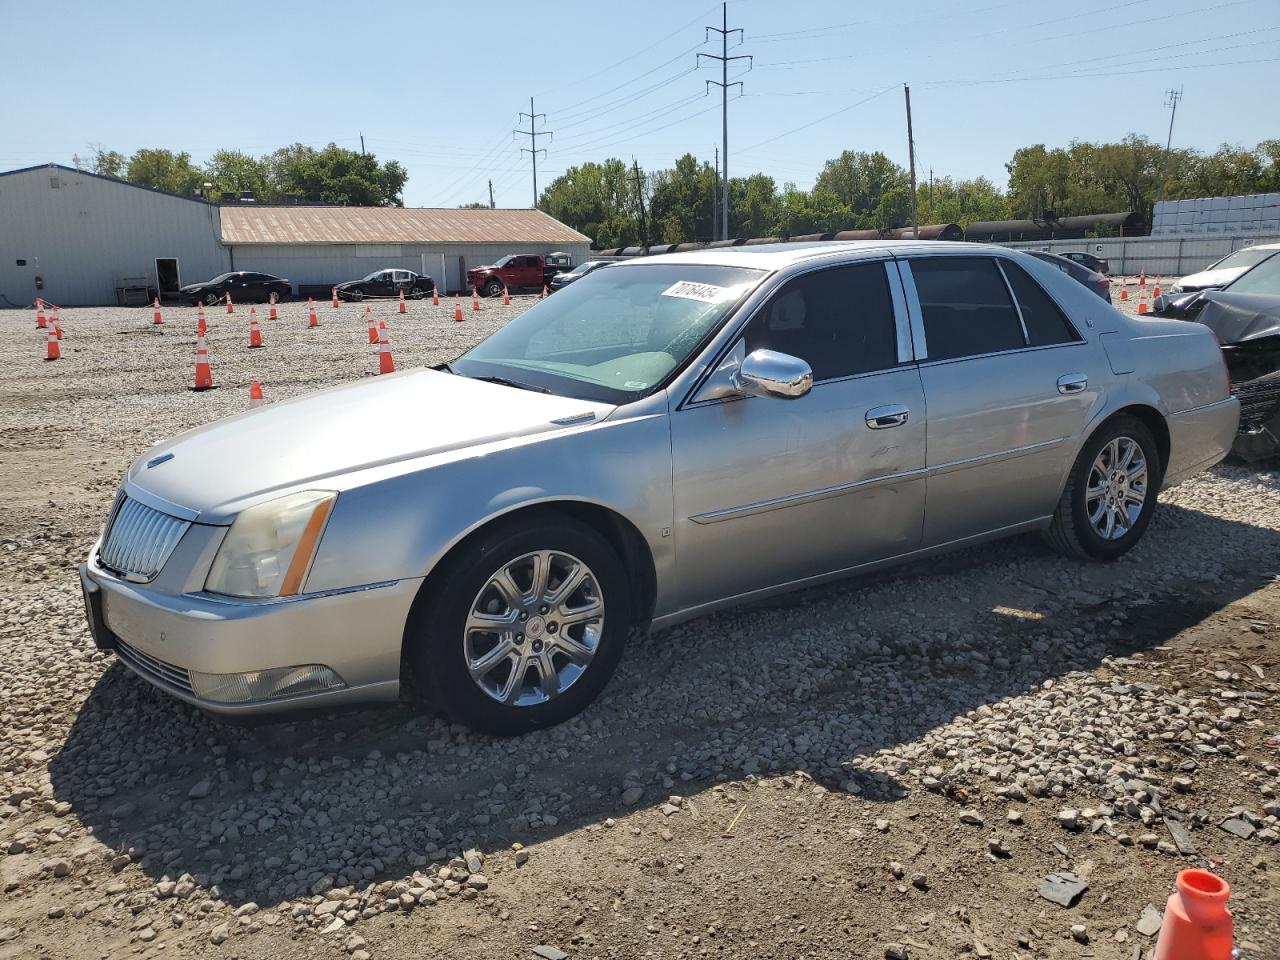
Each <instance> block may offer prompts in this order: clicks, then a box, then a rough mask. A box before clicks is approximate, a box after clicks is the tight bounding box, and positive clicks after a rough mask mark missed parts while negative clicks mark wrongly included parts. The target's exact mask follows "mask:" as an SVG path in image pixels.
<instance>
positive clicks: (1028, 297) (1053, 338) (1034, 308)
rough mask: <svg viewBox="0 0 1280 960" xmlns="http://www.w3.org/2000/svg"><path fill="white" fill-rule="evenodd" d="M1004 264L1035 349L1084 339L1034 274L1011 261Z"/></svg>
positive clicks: (1003, 261)
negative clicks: (1077, 333)
mask: <svg viewBox="0 0 1280 960" xmlns="http://www.w3.org/2000/svg"><path fill="white" fill-rule="evenodd" d="M1000 265H1001V266H1002V267H1004V273H1005V276H1007V277H1008V278H1009V286H1011V287H1013V296H1014V299H1015V300H1017V301H1018V308H1019V309H1020V310H1021V311H1022V322H1023V323H1024V324H1026V326H1027V337H1028V339H1029V340H1030V341H1031V346H1033V347H1047V346H1049V345H1051V344H1055V343H1074V342H1075V341H1076V340H1079V339H1080V338H1079V336H1077V335H1076V331H1075V328H1074V327H1072V326H1071V323H1070V322H1069V321H1068V320H1067V318H1066V315H1065V314H1063V312H1062V311H1061V310H1060V309H1058V305H1057V304H1056V303H1054V302H1053V301H1052V300H1051V299H1050V298H1049V295H1048V294H1047V293H1045V292H1044V290H1042V289H1041V288H1040V284H1038V283H1036V282H1035V280H1033V279H1032V278H1031V276H1030V274H1028V273H1027V272H1026V271H1025V270H1023V269H1022V268H1021V267H1020V266H1018V265H1017V264H1016V263H1012V262H1010V261H1008V260H1001V261H1000Z"/></svg>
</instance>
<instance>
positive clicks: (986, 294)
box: [902, 255, 1098, 546]
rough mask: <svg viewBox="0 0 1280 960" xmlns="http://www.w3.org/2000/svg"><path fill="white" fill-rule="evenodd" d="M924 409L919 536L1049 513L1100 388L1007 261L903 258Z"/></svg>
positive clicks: (936, 539)
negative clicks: (922, 520)
mask: <svg viewBox="0 0 1280 960" xmlns="http://www.w3.org/2000/svg"><path fill="white" fill-rule="evenodd" d="M902 272H903V280H904V283H905V286H906V288H907V299H908V304H909V309H910V310H911V312H912V334H913V339H914V341H915V351H916V356H917V358H919V359H920V360H921V363H920V375H921V378H922V381H923V383H924V392H925V399H926V402H927V404H928V409H929V422H928V453H927V463H928V481H927V492H926V507H925V523H924V536H923V541H922V542H923V544H924V545H925V546H933V545H936V544H941V543H949V542H952V541H956V540H962V539H964V538H966V537H972V536H978V535H981V534H985V533H990V532H994V531H998V530H1001V529H1003V528H1006V527H1012V526H1015V525H1017V524H1021V523H1026V522H1029V521H1033V520H1036V519H1039V518H1042V517H1045V516H1048V515H1049V514H1051V513H1052V512H1053V508H1054V504H1055V503H1056V501H1057V498H1058V494H1059V487H1060V484H1061V481H1062V477H1063V475H1064V473H1065V471H1066V469H1067V467H1068V466H1069V463H1068V462H1067V461H1068V458H1069V457H1070V455H1071V450H1072V449H1073V448H1074V444H1073V443H1071V438H1073V437H1075V436H1077V435H1079V434H1080V433H1081V431H1082V430H1083V429H1084V427H1085V425H1086V423H1087V422H1088V419H1089V414H1090V410H1091V409H1092V407H1093V405H1094V403H1095V401H1096V398H1097V395H1098V386H1097V385H1096V384H1091V383H1090V382H1089V379H1088V376H1087V373H1088V370H1089V365H1088V362H1087V359H1088V356H1089V351H1088V349H1087V344H1086V343H1084V341H1083V340H1082V339H1081V337H1080V335H1079V334H1078V333H1077V332H1076V330H1075V328H1074V327H1073V326H1072V325H1071V323H1070V322H1069V321H1068V319H1067V317H1066V315H1065V314H1064V313H1063V311H1062V310H1061V308H1059V307H1058V306H1057V304H1056V303H1054V302H1053V300H1052V299H1051V298H1050V297H1049V295H1048V294H1047V293H1045V291H1044V290H1043V289H1042V288H1041V287H1040V286H1039V284H1037V283H1036V282H1035V280H1033V279H1032V278H1031V276H1030V275H1029V274H1027V273H1026V272H1025V271H1024V270H1023V269H1022V268H1021V267H1019V266H1018V265H1017V264H1016V263H1014V262H1012V260H1010V259H1007V258H1004V257H991V256H949V255H934V256H923V257H915V258H911V259H910V260H907V261H904V262H903V264H902Z"/></svg>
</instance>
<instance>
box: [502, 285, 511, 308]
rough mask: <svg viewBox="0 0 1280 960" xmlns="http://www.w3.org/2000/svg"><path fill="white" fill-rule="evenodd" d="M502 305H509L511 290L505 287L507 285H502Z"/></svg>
mask: <svg viewBox="0 0 1280 960" xmlns="http://www.w3.org/2000/svg"><path fill="white" fill-rule="evenodd" d="M502 305H503V306H504V307H509V306H511V291H510V290H508V289H507V285H506V284H505V283H504V284H503V285H502Z"/></svg>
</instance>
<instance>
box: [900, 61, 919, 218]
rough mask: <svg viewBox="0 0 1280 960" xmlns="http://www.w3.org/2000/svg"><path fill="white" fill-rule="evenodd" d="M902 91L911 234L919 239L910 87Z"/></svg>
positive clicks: (905, 85)
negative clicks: (909, 162) (908, 172)
mask: <svg viewBox="0 0 1280 960" xmlns="http://www.w3.org/2000/svg"><path fill="white" fill-rule="evenodd" d="M902 91H903V93H905V94H906V96H907V156H908V157H909V158H910V160H911V236H912V238H913V239H915V240H919V239H920V220H919V217H918V216H917V211H916V141H915V138H914V137H912V135H911V87H910V86H909V85H907V84H905V83H904V84H903V85H902Z"/></svg>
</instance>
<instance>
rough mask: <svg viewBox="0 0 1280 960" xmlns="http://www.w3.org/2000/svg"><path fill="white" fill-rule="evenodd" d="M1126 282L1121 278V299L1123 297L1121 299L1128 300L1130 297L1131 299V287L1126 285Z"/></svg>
mask: <svg viewBox="0 0 1280 960" xmlns="http://www.w3.org/2000/svg"><path fill="white" fill-rule="evenodd" d="M1124 284H1125V281H1123V280H1121V281H1120V299H1121V300H1128V299H1129V288H1128V287H1126V286H1125V285H1124Z"/></svg>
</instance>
